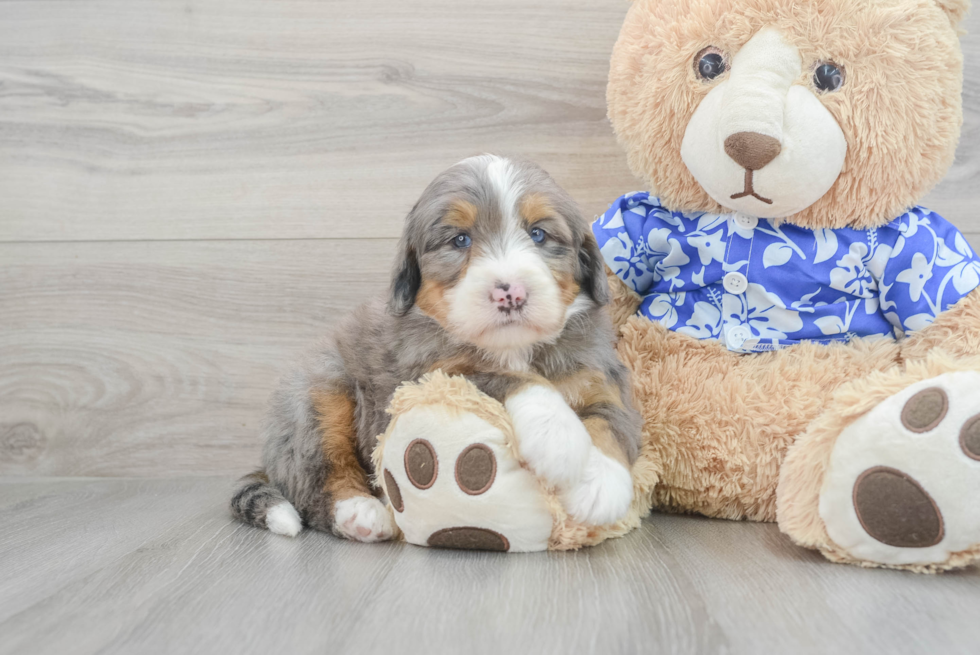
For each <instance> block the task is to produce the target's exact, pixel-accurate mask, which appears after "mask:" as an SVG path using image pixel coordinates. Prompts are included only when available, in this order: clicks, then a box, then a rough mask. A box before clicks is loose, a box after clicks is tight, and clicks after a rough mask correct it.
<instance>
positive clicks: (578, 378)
mask: <svg viewBox="0 0 980 655" xmlns="http://www.w3.org/2000/svg"><path fill="white" fill-rule="evenodd" d="M555 388H556V389H558V391H559V393H561V395H562V396H563V397H564V398H565V402H567V403H568V405H569V407H571V408H572V409H574V410H576V411H578V410H580V409H584V408H586V407H588V406H589V405H597V404H599V403H605V404H609V405H613V406H615V407H622V406H623V399H622V396H621V395H620V392H619V387H617V386H616V385H614V384H610V383H609V381H608V380H606V376H605V375H603V374H602V373H601V372H600V371H596V370H584V371H580V372H578V373H574V374H572V375H569V376H568V377H565V378H562V379H561V380H558V381H557V382H555Z"/></svg>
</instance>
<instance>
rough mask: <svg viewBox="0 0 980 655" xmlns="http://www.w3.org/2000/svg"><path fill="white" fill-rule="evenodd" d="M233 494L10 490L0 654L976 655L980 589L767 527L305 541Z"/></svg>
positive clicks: (165, 485) (108, 483) (174, 488)
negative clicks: (873, 562) (833, 556)
mask: <svg viewBox="0 0 980 655" xmlns="http://www.w3.org/2000/svg"><path fill="white" fill-rule="evenodd" d="M229 488H230V481H229V480H227V479H213V478H184V479H174V480H127V479H114V480H108V479H59V480H52V479H45V480H30V479H25V480H20V481H11V480H7V482H6V483H2V482H0V525H2V526H3V537H2V539H0V581H2V582H0V585H2V587H0V588H2V589H3V592H2V595H0V636H2V637H0V653H3V654H6V653H10V654H23V653H58V654H59V655H63V654H64V653H96V652H98V653H126V654H128V653H141V654H146V653H238V654H246V653H263V654H264V653H331V654H332V653H356V654H357V655H369V654H373V653H379V654H389V655H390V654H391V653H469V654H472V655H478V654H480V653H513V654H519V653H520V654H523V653H528V654H534V655H548V654H551V653H554V654H556V655H558V654H565V653H596V654H597V655H612V654H617V653H679V654H680V653H733V654H741V653H744V654H746V655H754V654H759V653H794V654H795V653H889V654H900V653H943V654H944V655H952V654H954V653H971V654H975V653H976V652H977V644H980V622H978V621H977V620H976V609H977V602H978V598H980V576H978V575H977V572H976V571H975V570H974V571H969V572H961V573H955V574H950V575H943V576H921V575H920V576H916V575H910V574H907V573H900V572H896V571H876V570H864V569H859V568H855V567H849V566H842V565H834V564H830V563H827V562H825V561H824V560H823V559H822V558H820V557H819V556H818V555H816V554H814V553H812V552H809V551H806V550H803V549H799V548H794V547H793V546H791V545H789V544H788V543H787V541H786V539H784V538H783V536H782V535H781V534H780V533H779V531H778V530H777V528H776V527H775V526H774V525H768V524H751V523H732V522H726V521H714V520H710V519H701V518H694V517H675V516H663V515H657V516H654V517H653V518H651V519H649V520H648V521H646V522H645V523H644V525H643V527H642V528H641V529H640V530H638V531H636V532H634V533H632V534H630V535H628V536H626V537H624V538H622V539H618V540H613V541H610V542H607V543H605V544H603V545H601V546H599V547H597V548H594V549H590V550H585V551H581V552H578V553H536V554H526V555H503V554H498V553H459V552H452V551H440V550H431V549H425V548H418V547H415V546H409V545H405V544H373V545H365V544H352V543H348V542H344V541H341V540H339V539H335V538H333V537H330V536H327V535H323V534H318V533H309V532H306V533H303V534H302V535H301V536H300V537H299V538H297V539H289V538H286V537H278V536H275V535H272V534H270V533H268V532H264V531H260V530H256V529H254V528H249V527H246V526H243V525H241V524H238V523H235V522H233V521H232V520H231V519H230V518H229V517H228V515H227V513H226V512H225V509H224V503H225V502H226V501H227V496H228V490H229Z"/></svg>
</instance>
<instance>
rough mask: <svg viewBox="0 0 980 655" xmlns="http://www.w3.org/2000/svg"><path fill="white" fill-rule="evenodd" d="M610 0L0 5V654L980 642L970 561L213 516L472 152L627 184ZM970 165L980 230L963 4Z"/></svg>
mask: <svg viewBox="0 0 980 655" xmlns="http://www.w3.org/2000/svg"><path fill="white" fill-rule="evenodd" d="M627 7H628V3H627V2H625V0H482V1H481V2H475V1H469V2H468V1H461V0H371V1H370V2H364V1H363V0H361V1H355V0H276V1H275V2H269V1H268V0H206V1H205V0H184V1H182V2H176V1H174V0H77V1H73V2H64V1H63V0H4V1H2V2H0V653H48V652H51V653H55V652H57V653H59V655H61V654H63V653H66V652H67V653H94V652H121V653H152V652H172V653H177V652H208V653H226V652H237V653H243V652H264V653H268V652H282V653H286V652H318V653H322V652H328V653H343V652H350V653H372V652H375V651H379V652H380V651H387V652H423V651H424V652H430V653H441V652H457V651H460V652H466V653H480V652H512V653H524V652H527V653H550V652H555V653H565V652H595V653H616V652H677V653H688V652H690V653H695V652H712V653H714V652H718V653H721V652H725V653H767V652H782V653H785V652H793V653H797V652H800V653H802V652H834V653H843V652H855V653H874V652H882V653H885V652H887V653H902V652H936V653H940V652H941V653H955V652H972V653H976V652H978V650H980V646H977V644H978V643H980V641H978V637H980V623H978V622H977V621H976V619H975V618H974V614H975V609H976V607H977V603H978V600H980V569H976V568H974V569H971V570H968V571H965V572H961V573H957V574H952V575H944V576H940V577H924V576H914V575H909V574H900V573H894V572H886V571H865V570H861V569H857V568H853V567H843V566H837V565H832V564H830V563H827V562H825V561H824V560H822V559H821V558H820V557H818V556H817V555H815V554H813V553H810V552H807V551H803V550H801V549H797V548H795V547H793V546H791V545H790V544H789V543H788V542H787V540H786V539H785V538H784V537H783V536H782V535H780V533H779V532H778V530H777V529H776V527H775V526H771V525H749V524H735V523H725V522H719V521H709V520H704V519H697V518H682V517H668V516H654V517H653V518H652V519H650V520H649V521H648V522H647V523H646V524H645V525H644V527H643V529H642V530H640V531H638V532H636V533H634V534H632V535H630V536H628V537H626V538H625V539H622V540H618V541H615V542H612V543H608V544H605V545H603V546H601V547H599V548H596V549H593V550H589V551H584V552H581V553H572V554H540V555H528V556H507V557H501V556H494V555H489V554H465V553H448V552H437V551H426V550H422V549H417V548H413V547H408V546H402V545H390V544H389V545H380V546H359V545H352V544H347V543H342V542H339V541H337V540H335V539H333V538H330V537H328V536H325V535H321V534H304V535H303V536H302V537H301V538H300V539H298V540H295V541H290V540H287V539H284V538H278V537H274V536H272V535H270V534H267V533H263V532H260V531H256V530H251V529H247V528H245V527H242V526H239V525H236V524H234V523H232V522H231V521H230V519H229V517H228V515H227V512H226V509H225V506H226V502H227V499H228V495H229V492H230V480H231V479H233V477H235V476H237V475H240V474H242V473H243V472H245V471H247V470H249V469H250V468H251V467H253V466H254V465H255V463H256V462H257V461H258V457H259V448H260V444H259V441H258V432H259V422H260V420H261V417H262V413H263V406H264V403H265V401H266V398H267V397H268V395H269V392H270V391H271V389H272V387H273V383H274V380H275V378H276V376H277V374H278V373H279V372H280V371H282V370H283V369H285V368H286V367H288V366H289V364H290V363H291V362H292V361H294V360H295V359H296V358H297V356H298V355H299V354H300V353H302V351H303V350H304V349H305V348H307V347H308V346H309V345H310V344H312V343H313V342H314V341H315V340H316V339H317V338H318V337H319V336H321V335H323V334H324V333H325V332H327V331H328V330H329V329H330V327H331V326H332V325H333V324H334V322H335V321H336V320H337V319H338V318H339V317H340V316H341V315H342V314H343V313H344V312H346V311H348V310H349V309H351V308H352V307H353V306H354V305H356V304H358V303H359V302H361V301H363V300H364V299H365V298H366V297H368V296H371V295H373V294H376V293H380V292H381V291H382V290H383V289H384V288H385V287H386V286H387V275H388V270H389V267H390V263H391V259H392V255H393V252H394V245H395V239H396V237H397V235H398V233H399V231H400V228H401V221H402V218H403V217H404V216H405V214H406V213H407V211H408V209H409V208H410V207H411V206H412V204H413V203H414V201H415V200H416V198H417V196H418V194H419V193H420V192H421V190H422V188H423V187H424V186H425V184H426V183H427V182H428V181H429V180H430V179H431V178H432V176H433V175H435V174H436V173H437V172H438V171H439V170H441V169H443V168H445V167H447V166H448V165H450V164H452V163H454V162H455V161H457V160H458V159H460V158H462V157H465V156H468V155H472V154H475V153H479V152H485V151H490V152H497V153H501V154H513V155H521V156H525V157H528V158H531V159H534V160H537V161H538V162H540V163H541V164H543V165H544V166H545V167H546V168H547V169H549V170H550V171H551V172H552V173H553V174H554V176H555V177H556V178H557V179H558V181H559V182H560V183H562V184H563V185H564V186H566V187H567V188H568V189H569V190H570V191H571V192H572V194H573V195H574V196H575V197H576V199H577V200H578V201H579V202H580V203H581V205H582V207H583V208H584V209H585V211H586V213H587V214H589V215H591V214H595V213H598V212H601V211H603V210H604V209H605V208H606V206H607V205H608V203H609V202H611V201H612V200H613V199H615V198H616V197H617V196H619V195H620V194H622V193H624V192H626V191H630V190H635V189H638V188H640V187H641V185H640V183H639V182H637V181H636V180H635V179H634V178H633V177H632V176H631V175H630V173H629V171H628V169H627V167H626V163H625V157H624V155H623V153H622V151H621V149H620V148H619V146H618V145H617V144H616V141H615V138H614V136H613V135H612V132H611V130H610V128H609V124H608V122H607V120H606V119H605V102H604V87H605V79H606V74H607V70H608V57H609V52H610V50H611V48H612V44H613V41H614V40H615V38H616V34H617V32H618V30H619V27H620V24H621V22H622V18H623V15H624V14H625V11H626V9H627ZM966 27H967V29H968V30H969V31H970V32H971V33H972V34H971V35H969V36H966V37H964V40H963V44H964V50H965V53H966V66H967V69H966V81H965V90H964V104H965V125H964V131H963V141H962V144H961V146H960V149H959V153H958V158H957V162H956V165H955V166H954V168H953V170H952V171H951V173H950V174H949V176H948V178H947V179H946V181H945V182H943V184H941V185H940V187H939V188H937V189H936V191H934V192H933V193H932V194H931V195H930V196H929V198H927V199H926V200H925V202H924V204H926V205H927V206H929V207H931V208H932V209H934V210H935V211H938V212H940V213H941V214H943V215H945V216H946V217H947V218H949V219H950V220H952V221H953V222H954V223H956V224H957V225H959V226H960V227H961V229H962V230H963V231H964V232H965V233H966V234H967V236H968V238H969V239H971V241H972V242H973V243H974V245H978V246H980V214H978V211H977V207H980V17H978V15H976V14H975V15H974V16H973V17H972V18H970V19H969V20H968V22H967V26H966Z"/></svg>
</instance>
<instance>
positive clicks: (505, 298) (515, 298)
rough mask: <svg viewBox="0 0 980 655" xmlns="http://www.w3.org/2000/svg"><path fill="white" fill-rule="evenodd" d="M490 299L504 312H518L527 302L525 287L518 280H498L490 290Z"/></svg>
mask: <svg viewBox="0 0 980 655" xmlns="http://www.w3.org/2000/svg"><path fill="white" fill-rule="evenodd" d="M490 301H491V302H492V303H493V304H494V305H496V306H497V309H498V310H499V311H501V312H503V313H504V314H510V313H511V312H515V311H517V312H519V311H520V310H521V309H522V308H523V307H524V305H525V303H526V302H527V289H525V288H524V285H523V284H521V283H520V282H514V283H513V284H512V283H509V282H498V283H497V286H496V287H495V288H494V290H493V291H491V292H490Z"/></svg>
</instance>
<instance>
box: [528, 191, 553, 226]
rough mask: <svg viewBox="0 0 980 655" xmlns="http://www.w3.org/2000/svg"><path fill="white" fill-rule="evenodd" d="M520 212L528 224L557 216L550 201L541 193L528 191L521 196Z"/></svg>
mask: <svg viewBox="0 0 980 655" xmlns="http://www.w3.org/2000/svg"><path fill="white" fill-rule="evenodd" d="M520 212H521V216H522V217H523V218H524V220H525V221H527V224H528V225H534V224H535V223H537V222H538V221H540V220H544V219H546V218H552V217H554V216H557V213H556V212H555V208H554V207H553V206H552V204H551V201H550V200H548V197H547V196H546V195H544V194H543V193H528V194H527V195H525V196H524V197H523V198H521V202H520Z"/></svg>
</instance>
